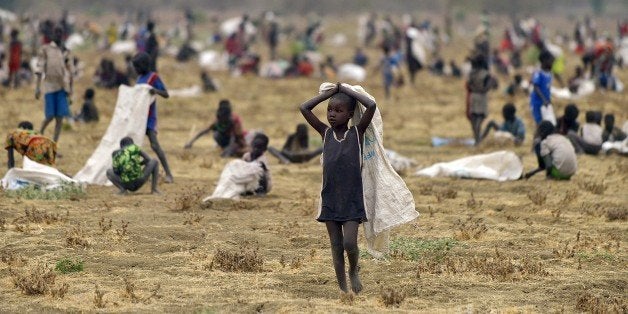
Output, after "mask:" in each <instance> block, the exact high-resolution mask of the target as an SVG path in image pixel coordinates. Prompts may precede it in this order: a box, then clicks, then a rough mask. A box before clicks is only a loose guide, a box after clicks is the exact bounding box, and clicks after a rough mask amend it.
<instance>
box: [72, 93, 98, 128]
mask: <svg viewBox="0 0 628 314" xmlns="http://www.w3.org/2000/svg"><path fill="white" fill-rule="evenodd" d="M83 99H84V100H83V107H81V112H79V114H77V115H76V116H75V117H74V119H75V120H76V121H79V122H84V123H90V122H98V108H96V105H95V104H94V89H92V88H88V89H86V90H85V95H83Z"/></svg>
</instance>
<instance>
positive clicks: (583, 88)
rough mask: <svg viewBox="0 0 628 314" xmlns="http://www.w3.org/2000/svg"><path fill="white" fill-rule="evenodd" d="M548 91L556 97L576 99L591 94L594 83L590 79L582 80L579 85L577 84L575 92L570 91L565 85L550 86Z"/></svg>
mask: <svg viewBox="0 0 628 314" xmlns="http://www.w3.org/2000/svg"><path fill="white" fill-rule="evenodd" d="M550 91H551V93H552V96H554V97H556V98H561V99H569V100H576V99H579V98H581V97H584V96H588V95H591V94H593V92H595V83H594V82H593V81H592V80H584V81H582V83H580V86H578V90H577V91H576V92H575V93H572V92H571V91H570V90H569V88H567V87H564V88H557V87H553V86H552V87H551V89H550Z"/></svg>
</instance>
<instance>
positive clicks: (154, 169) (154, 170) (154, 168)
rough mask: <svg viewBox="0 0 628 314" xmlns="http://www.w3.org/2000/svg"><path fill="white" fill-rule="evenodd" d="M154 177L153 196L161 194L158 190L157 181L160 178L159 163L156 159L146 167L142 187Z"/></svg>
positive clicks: (151, 189) (152, 184)
mask: <svg viewBox="0 0 628 314" xmlns="http://www.w3.org/2000/svg"><path fill="white" fill-rule="evenodd" d="M150 176H152V178H151V179H152V180H151V187H150V192H151V193H153V194H159V191H158V190H157V179H158V178H159V162H158V161H157V160H155V159H151V160H149V161H148V163H147V164H146V167H144V171H143V173H142V177H141V178H140V180H141V181H142V185H143V184H144V183H145V182H146V181H148V178H149V177H150Z"/></svg>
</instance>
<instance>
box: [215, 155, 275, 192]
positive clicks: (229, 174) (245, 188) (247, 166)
mask: <svg viewBox="0 0 628 314" xmlns="http://www.w3.org/2000/svg"><path fill="white" fill-rule="evenodd" d="M263 174H264V169H262V167H260V165H259V164H258V163H257V162H246V161H244V160H241V159H235V160H232V161H230V162H229V163H227V164H226V165H225V168H224V169H223V170H222V173H221V174H220V179H218V184H217V185H216V189H215V190H214V193H212V195H211V196H208V197H206V198H204V199H203V202H206V201H208V200H211V199H216V198H232V199H238V198H240V195H241V194H244V193H246V192H254V191H255V190H257V188H258V187H259V179H260V178H261V177H262V175H263Z"/></svg>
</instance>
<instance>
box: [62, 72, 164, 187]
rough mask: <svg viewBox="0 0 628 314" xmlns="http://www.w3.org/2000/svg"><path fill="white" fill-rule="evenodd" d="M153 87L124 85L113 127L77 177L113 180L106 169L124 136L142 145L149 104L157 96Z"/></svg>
mask: <svg viewBox="0 0 628 314" xmlns="http://www.w3.org/2000/svg"><path fill="white" fill-rule="evenodd" d="M150 88H151V87H150V86H149V85H147V84H138V85H135V86H133V87H129V86H126V85H120V87H119V88H118V100H117V102H116V108H115V110H114V112H113V116H112V117H111V122H110V123H109V127H108V128H107V131H106V132H105V135H104V136H103V137H102V139H101V140H100V144H99V145H98V147H97V148H96V150H95V151H94V153H92V156H91V157H90V158H89V159H88V160H87V163H85V166H84V167H83V169H81V170H80V171H79V172H78V173H77V174H76V175H75V176H74V179H75V180H77V181H79V182H85V183H88V184H97V185H105V184H110V183H109V180H108V179H107V174H106V172H107V169H109V168H110V167H111V163H112V160H111V154H112V153H113V152H114V151H115V150H117V149H119V148H120V140H121V139H122V138H123V137H125V136H129V137H131V138H132V139H133V142H135V144H137V145H138V146H142V142H144V137H145V136H146V122H147V119H148V108H149V106H150V104H151V103H152V102H153V101H154V100H155V97H154V96H151V95H150V93H149V92H148V91H149V90H150Z"/></svg>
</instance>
